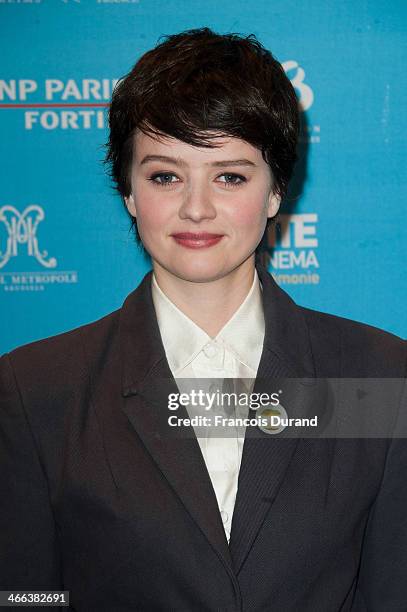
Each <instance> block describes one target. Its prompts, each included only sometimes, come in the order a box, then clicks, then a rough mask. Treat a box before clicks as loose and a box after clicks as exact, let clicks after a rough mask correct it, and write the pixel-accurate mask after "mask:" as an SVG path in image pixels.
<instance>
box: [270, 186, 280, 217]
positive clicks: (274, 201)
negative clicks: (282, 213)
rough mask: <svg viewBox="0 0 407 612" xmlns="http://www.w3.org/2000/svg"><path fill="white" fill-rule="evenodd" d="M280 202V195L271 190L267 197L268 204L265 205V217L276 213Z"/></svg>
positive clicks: (273, 215)
mask: <svg viewBox="0 0 407 612" xmlns="http://www.w3.org/2000/svg"><path fill="white" fill-rule="evenodd" d="M280 204H281V196H279V195H278V194H277V193H274V192H273V191H272V192H271V193H270V195H269V197H268V206H267V217H268V218H269V219H270V218H271V217H275V216H276V214H277V213H278V210H279V208H280Z"/></svg>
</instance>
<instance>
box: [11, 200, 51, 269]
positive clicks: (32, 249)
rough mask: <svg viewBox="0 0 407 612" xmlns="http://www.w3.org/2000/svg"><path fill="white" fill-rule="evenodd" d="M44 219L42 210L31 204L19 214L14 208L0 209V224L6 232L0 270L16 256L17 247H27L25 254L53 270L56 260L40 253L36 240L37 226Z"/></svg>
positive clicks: (44, 253)
mask: <svg viewBox="0 0 407 612" xmlns="http://www.w3.org/2000/svg"><path fill="white" fill-rule="evenodd" d="M44 218H45V213H44V210H43V209H42V208H41V206H38V205H37V204H31V205H30V206H27V208H26V209H25V210H24V211H23V212H22V213H20V212H19V211H18V210H17V209H16V208H14V206H10V205H6V206H3V207H2V208H0V222H2V223H4V225H5V226H6V230H7V234H8V237H7V245H6V251H5V252H3V251H0V268H3V267H4V266H5V265H6V263H7V262H8V261H9V260H10V259H11V258H12V257H16V256H17V255H18V248H19V245H21V244H24V245H27V254H28V255H29V256H30V257H35V259H36V260H37V261H38V262H39V263H40V264H41V265H42V266H44V268H55V267H56V265H57V260H56V259H55V257H49V258H48V259H47V257H48V253H47V251H42V252H40V250H39V247H38V239H37V228H38V224H39V223H40V222H41V221H43V219H44Z"/></svg>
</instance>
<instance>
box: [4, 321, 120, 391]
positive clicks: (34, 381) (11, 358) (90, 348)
mask: <svg viewBox="0 0 407 612" xmlns="http://www.w3.org/2000/svg"><path fill="white" fill-rule="evenodd" d="M120 311H121V309H118V310H115V311H114V312H111V313H109V314H108V315H105V316H104V317H102V318H100V319H98V320H96V321H92V322H91V323H87V324H85V325H81V326H79V327H76V328H74V329H71V330H69V331H66V332H63V333H60V334H56V335H54V336H50V337H48V338H43V339H41V340H36V341H34V342H30V343H28V344H24V345H22V346H19V347H17V348H15V349H13V350H12V351H10V352H9V353H6V354H4V355H3V356H2V357H1V358H0V365H2V366H3V367H7V366H6V365H5V364H6V361H8V362H9V364H10V365H11V368H12V370H13V371H14V376H15V377H16V380H17V381H18V383H19V384H21V386H22V387H23V389H24V388H25V389H27V390H33V391H34V390H36V389H44V388H46V387H47V386H48V387H49V388H50V389H52V388H53V389H54V390H55V389H56V388H63V387H66V388H68V387H72V386H73V385H74V384H77V383H78V382H80V379H82V378H84V377H85V376H86V377H87V376H88V356H89V355H91V356H92V355H93V354H95V353H98V351H100V350H103V349H102V347H106V346H107V345H109V338H112V337H114V336H115V335H116V334H117V328H118V321H119V317H120Z"/></svg>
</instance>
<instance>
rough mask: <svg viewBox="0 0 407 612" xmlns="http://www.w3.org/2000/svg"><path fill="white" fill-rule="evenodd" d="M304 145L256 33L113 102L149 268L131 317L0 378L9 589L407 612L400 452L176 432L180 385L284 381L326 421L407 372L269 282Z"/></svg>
mask: <svg viewBox="0 0 407 612" xmlns="http://www.w3.org/2000/svg"><path fill="white" fill-rule="evenodd" d="M297 136H298V111H297V101H296V98H295V94H294V91H293V88H292V86H291V84H290V81H289V80H288V78H287V77H286V76H285V74H284V71H283V69H282V67H281V65H280V64H279V63H278V62H277V61H276V60H275V59H274V58H273V56H272V55H271V53H270V52H269V51H267V50H265V49H264V48H263V47H262V46H261V44H260V43H259V42H258V41H257V40H256V39H255V38H254V37H253V36H251V37H247V38H242V37H240V36H237V35H218V34H215V33H214V32H212V31H211V30H209V29H208V28H203V29H200V30H190V31H187V32H183V33H180V34H177V35H174V36H169V37H167V38H166V39H165V40H164V41H163V42H162V43H161V44H160V45H158V46H157V47H156V48H155V49H152V50H151V51H149V52H148V53H146V54H145V55H143V56H142V58H141V59H140V60H139V61H138V62H137V64H136V65H135V66H134V68H133V69H132V71H131V72H130V73H129V74H128V75H127V76H126V77H125V78H124V79H123V80H122V81H121V82H120V83H119V84H118V86H117V88H116V90H115V92H114V95H113V100H112V104H111V108H110V140H109V144H108V155H107V160H108V162H109V163H110V164H111V169H112V176H113V178H114V180H115V182H116V185H117V188H118V191H119V192H120V194H121V196H122V197H123V201H124V203H125V205H126V208H127V210H128V212H129V214H130V216H131V219H132V222H133V226H134V228H135V230H136V236H137V237H138V239H141V241H142V244H143V246H144V248H145V249H146V250H147V252H148V253H149V254H150V256H151V258H152V267H153V269H152V271H151V272H150V273H148V274H147V275H146V276H145V278H144V279H143V281H142V282H141V284H140V286H139V287H138V288H137V289H136V290H135V291H133V293H131V294H130V295H129V296H128V297H127V299H126V301H125V302H124V304H123V306H122V308H121V309H119V310H118V311H116V312H113V313H111V314H110V315H108V316H106V317H104V318H103V319H100V320H99V321H96V322H94V323H91V324H89V325H85V326H83V327H81V328H78V329H75V330H72V331H70V332H68V333H65V334H61V335H59V336H56V337H53V338H48V339H46V340H42V341H39V342H35V343H32V344H29V345H26V346H24V347H21V348H19V349H16V350H14V351H12V352H11V353H10V354H9V355H5V356H3V357H2V359H1V383H2V392H1V395H0V397H1V437H0V442H1V453H2V471H1V484H2V487H1V491H2V502H1V518H2V525H3V529H2V535H1V540H2V541H1V548H0V550H1V551H2V552H1V559H0V587H1V589H3V590H6V589H8V590H13V591H16V590H18V589H20V590H37V591H39V590H65V591H69V593H70V609H72V610H75V611H86V612H88V611H89V610H98V611H102V610H103V611H104V610H105V611H109V612H111V611H114V612H121V611H123V612H124V611H130V610H142V611H150V610H151V611H153V610H157V611H158V610H162V611H164V610H179V611H192V610H197V611H203V610H208V611H218V612H232V611H233V612H235V611H236V612H237V611H239V610H242V611H249V610H251V611H262V610H276V611H279V612H281V611H284V612H290V611H293V612H294V611H296V612H297V611H298V610H302V611H303V612H304V611H310V612H311V611H312V612H315V610H321V611H324V612H330V611H339V610H343V611H347V610H357V611H364V610H369V612H370V611H376V610H377V611H379V610H380V611H382V610H383V611H386V612H388V611H390V610H391V611H392V612H393V611H394V612H395V611H396V610H400V611H401V610H404V609H405V606H406V601H407V587H406V583H405V575H406V571H407V519H406V516H407V493H406V488H405V487H404V485H403V480H402V479H404V473H405V469H406V468H407V450H406V444H405V440H404V439H402V438H400V439H390V438H383V439H369V438H367V439H362V440H361V439H332V438H331V439H318V438H317V437H316V438H311V439H307V438H306V436H304V437H298V436H295V435H294V436H286V437H284V436H283V437H281V438H278V437H276V436H270V435H268V433H266V432H264V431H262V430H260V429H258V428H256V427H248V428H247V429H246V430H243V431H241V430H240V431H236V432H235V435H232V434H230V433H229V434H228V435H227V436H225V438H221V437H216V436H214V437H212V436H211V435H207V436H203V437H202V438H197V437H196V436H195V434H194V429H193V427H192V426H191V425H185V426H183V427H182V428H181V429H178V430H177V428H176V427H172V426H171V425H170V421H169V410H168V405H169V404H168V398H169V397H170V394H172V396H173V397H177V391H178V387H177V383H178V385H182V381H185V380H197V379H206V378H208V377H209V378H214V379H217V378H222V379H230V378H231V379H234V381H235V382H236V381H242V380H243V381H244V380H253V379H256V390H257V391H261V390H267V389H268V390H270V389H272V388H274V390H276V387H275V385H274V382H275V380H276V379H277V380H278V381H281V380H284V379H287V380H288V385H287V392H288V393H293V397H294V399H293V402H294V404H293V405H297V406H299V407H300V408H301V409H303V408H304V406H308V407H309V406H311V408H312V409H314V407H315V406H314V399H315V398H314V396H313V395H312V393H313V391H310V389H313V388H314V387H313V383H312V384H310V385H309V384H308V383H307V384H305V382H304V381H308V382H309V381H310V380H311V381H315V380H317V379H323V378H334V379H335V378H353V379H355V378H360V379H362V378H367V377H373V378H383V379H385V378H391V379H398V378H402V377H403V376H404V375H405V365H406V355H405V353H406V351H405V343H404V342H403V341H402V340H400V339H399V338H396V337H395V336H392V335H390V334H387V333H385V332H383V331H380V330H377V329H374V328H371V327H368V326H365V325H362V324H359V323H355V322H352V321H348V320H345V319H340V318H338V317H334V316H330V315H325V314H322V313H319V312H315V311H310V310H307V309H304V308H301V307H299V306H297V305H296V304H294V302H293V301H292V300H291V299H290V298H289V297H288V295H286V294H285V293H284V291H282V290H281V289H280V288H279V287H278V286H277V285H276V284H275V283H274V281H273V279H272V277H271V275H270V274H269V273H268V272H267V270H266V269H265V268H264V267H263V266H262V265H260V264H259V263H257V264H256V258H255V255H256V249H258V245H259V244H260V242H261V239H262V236H263V235H264V232H265V230H266V227H267V224H268V221H269V220H270V219H273V217H275V215H276V214H277V212H278V209H279V205H280V201H281V198H282V197H283V196H284V195H285V193H286V189H287V184H288V181H289V179H290V176H291V173H292V169H293V164H294V162H295V157H296V156H295V150H296V144H297ZM297 380H300V383H299V384H297V383H296V382H295V381H297ZM293 389H294V391H293ZM401 392H402V389H401V383H400V384H397V385H396V390H395V392H394V396H395V399H394V404H395V412H396V413H398V412H399V413H400V414H404V412H402V411H401V407H402V405H404V404H402V400H400V396H401ZM310 394H311V395H310ZM353 401H356V400H353ZM324 411H325V412H326V409H325V406H324V404H323V405H322V416H323V413H324ZM188 414H190V412H189V411H187V410H186V407H185V406H181V407H180V408H179V409H178V415H180V416H183V417H187V416H188ZM181 430H182V431H181ZM266 430H267V428H266Z"/></svg>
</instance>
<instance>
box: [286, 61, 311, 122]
mask: <svg viewBox="0 0 407 612" xmlns="http://www.w3.org/2000/svg"><path fill="white" fill-rule="evenodd" d="M282 66H283V68H284V70H285V72H289V71H290V70H295V69H296V70H297V72H296V73H295V75H294V77H293V78H291V79H290V81H291V83H292V86H293V87H294V89H296V90H297V92H298V95H299V103H300V107H301V110H303V111H306V110H308V109H309V108H310V107H311V106H312V103H313V101H314V92H313V91H312V89H311V87H310V86H309V85H307V84H306V83H304V78H305V70H304V69H303V68H301V66H299V65H298V62H296V61H295V60H289V61H287V62H283V64H282Z"/></svg>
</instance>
